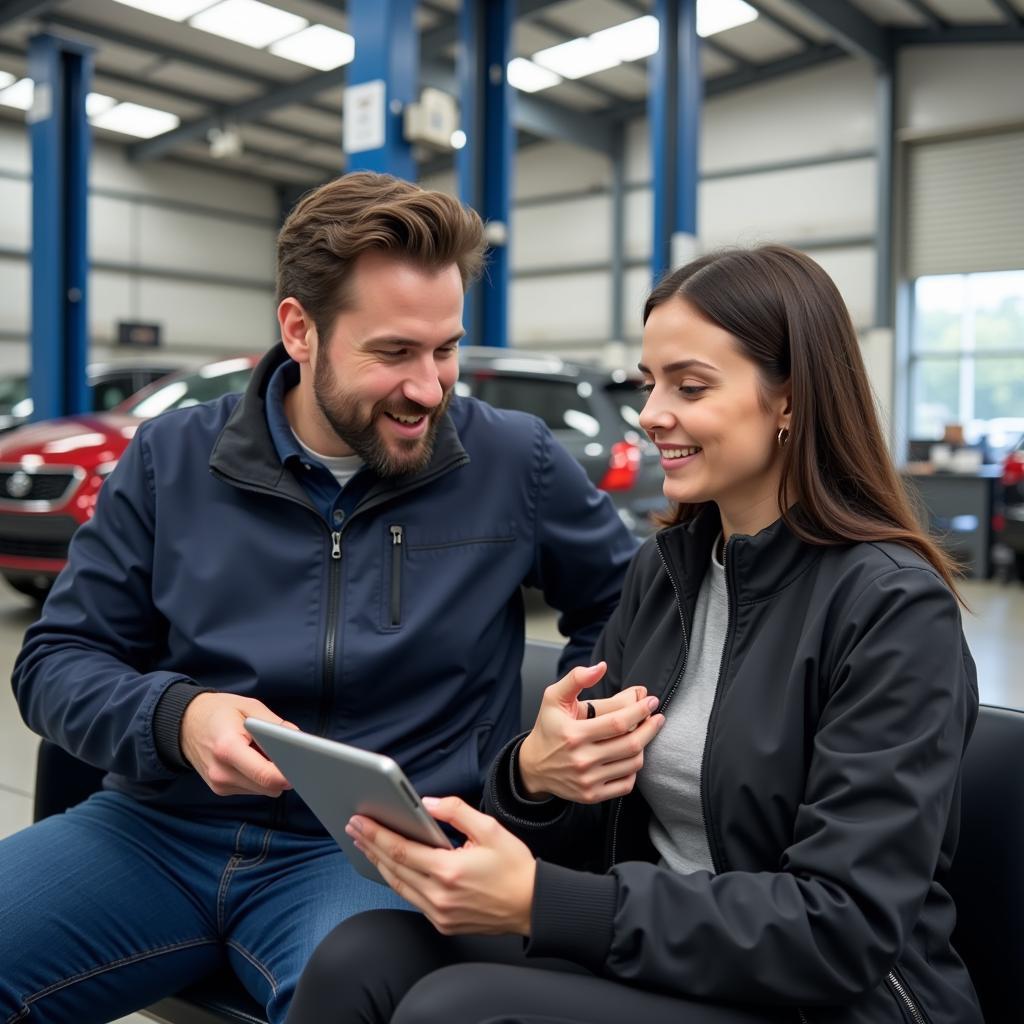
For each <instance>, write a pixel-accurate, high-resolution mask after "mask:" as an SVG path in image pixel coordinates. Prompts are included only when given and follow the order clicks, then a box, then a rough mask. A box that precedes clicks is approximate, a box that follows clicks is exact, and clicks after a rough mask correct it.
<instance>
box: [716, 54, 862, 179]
mask: <svg viewBox="0 0 1024 1024" xmlns="http://www.w3.org/2000/svg"><path fill="white" fill-rule="evenodd" d="M874 104H875V86H874V78H873V75H872V72H871V68H870V66H869V65H868V62H867V61H853V60H843V61H837V62H835V63H830V64H828V65H826V66H824V67H820V68H814V69H812V70H809V71H804V72H801V73H799V74H794V75H787V76H785V77H784V78H780V79H777V80H776V81H774V82H765V83H764V84H763V85H759V86H756V87H754V88H750V89H740V90H739V91H737V92H734V93H729V94H727V95H725V96H717V97H712V98H710V99H709V100H708V101H707V103H706V104H705V107H704V117H703V122H702V126H701V127H702V132H701V158H700V165H701V170H702V171H705V172H707V171H716V170H723V169H726V168H733V167H750V166H752V165H756V164H765V163H775V162H778V161H781V160H794V159H797V158H801V157H815V156H824V155H827V154H831V153H848V152H850V151H851V150H858V149H865V148H872V147H874V145H875V106H874Z"/></svg>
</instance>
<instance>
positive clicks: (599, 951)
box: [289, 246, 982, 1024]
mask: <svg viewBox="0 0 1024 1024" xmlns="http://www.w3.org/2000/svg"><path fill="white" fill-rule="evenodd" d="M641 370H642V371H643V374H644V377H645V379H646V388H647V390H648V391H649V392H650V396H649V398H648V401H647V404H646V406H645V408H644V411H643V414H642V416H641V423H642V425H643V427H644V429H645V430H646V431H647V433H648V435H649V436H650V437H651V439H652V440H653V441H654V442H655V443H656V444H657V446H658V448H659V449H660V451H661V458H662V466H663V468H664V471H665V485H664V490H665V494H666V496H667V497H668V498H670V499H671V500H672V501H673V502H674V503H675V507H676V511H675V514H674V516H673V518H672V524H671V525H669V526H668V528H667V529H665V530H662V531H661V532H660V533H659V534H658V535H657V537H655V538H654V539H653V540H652V541H650V542H648V543H647V544H646V545H645V546H644V548H643V549H642V550H641V551H640V552H639V554H638V555H637V557H636V559H635V561H634V563H633V565H632V567H631V570H630V574H629V577H628V578H627V582H626V586H625V589H624V591H623V596H622V603H621V605H620V607H619V609H618V610H617V612H616V613H615V615H614V616H613V617H612V619H611V620H610V622H609V623H608V626H607V627H606V629H605V632H604V634H603V636H602V638H601V641H600V642H599V644H598V649H597V651H596V652H595V653H596V657H597V658H599V659H600V662H599V663H598V664H597V665H596V666H594V667H593V668H590V669H576V670H574V672H573V673H571V674H570V675H569V676H567V677H566V678H565V679H563V680H561V681H560V682H558V683H556V684H554V685H553V686H551V687H549V688H548V690H547V692H546V694H545V697H544V701H543V704H542V707H541V710H540V713H539V715H538V719H537V724H536V725H535V726H534V729H533V730H532V731H531V732H530V733H529V734H528V735H527V736H526V737H525V738H521V739H519V740H516V741H514V742H513V743H512V744H510V745H509V747H508V748H507V749H506V750H505V751H504V752H503V753H502V754H501V755H500V757H499V759H498V761H497V762H496V763H495V765H494V766H493V768H492V771H491V774H490V778H489V782H488V786H487V791H486V795H485V809H486V811H487V812H488V814H487V815H484V814H481V813H479V812H477V811H475V810H473V809H471V808H469V807H467V806H466V805H464V804H462V803H460V802H459V801H457V800H455V799H452V798H448V799H444V800H440V801H430V804H431V812H432V813H433V814H434V816H435V817H436V818H438V819H439V820H441V821H444V822H448V823H450V824H451V825H453V826H455V827H456V828H457V829H459V830H460V831H462V832H464V833H465V834H466V835H467V837H468V842H467V843H466V845H465V846H464V847H462V848H461V849H459V850H456V851H437V850H431V849H427V848H425V847H422V846H418V845H417V844H415V843H411V842H408V841H406V840H404V839H402V838H401V837H399V836H396V835H395V834H393V833H390V832H388V831H387V830H386V829H384V828H382V827H380V826H379V825H377V824H376V823H374V822H371V821H369V820H367V819H364V818H358V817H357V818H354V819H353V820H352V822H351V824H350V834H351V835H353V837H354V838H356V839H357V841H358V843H359V845H360V848H361V849H362V850H363V851H364V852H365V853H366V855H367V856H368V857H369V858H370V859H371V860H372V861H373V862H374V863H375V864H376V865H377V866H378V868H379V869H380V871H381V872H382V874H383V875H384V877H385V878H387V880H388V881H389V883H390V884H391V885H392V886H393V887H394V888H395V889H396V891H398V892H399V893H400V894H401V895H402V896H404V897H405V898H406V899H408V900H409V901H410V902H411V903H413V904H414V905H415V906H417V907H418V908H420V909H421V910H422V911H423V912H424V914H425V915H426V917H425V918H423V917H420V916H419V915H414V914H409V913H403V912H400V911H395V912H378V913H374V914H367V915H362V916H361V917H358V918H354V919H352V920H351V921H350V922H348V923H346V924H344V925H342V926H341V927H340V928H339V929H337V930H336V931H335V932H334V933H333V934H332V935H331V936H330V937H329V938H328V939H327V940H326V941H325V942H324V943H323V944H322V945H321V947H320V949H319V950H318V951H317V953H316V954H315V956H314V959H313V961H312V962H311V964H310V966H309V967H308V968H307V972H306V974H305V975H304V978H303V981H302V982H301V983H300V987H299V991H298V995H297V997H296V1001H295V1004H294V1006H293V1012H292V1016H291V1017H289V1021H295V1022H297V1024H303V1022H305V1021H312V1020H317V1021H329V1020H338V1021H350V1020H353V1021H354V1020H360V1021H362V1020H380V1021H386V1020H388V1019H391V1016H392V1013H393V1011H395V1007H397V1012H394V1020H395V1021H400V1022H402V1024H410V1022H427V1021H445V1022H449V1024H461V1022H477V1021H485V1020H486V1021H497V1020H501V1021H542V1020H550V1021H555V1020H557V1021H581V1022H582V1021H586V1022H593V1024H598V1022H604V1021H609V1022H611V1021H616V1022H618V1021H622V1020H629V1019H632V1020H636V1021H644V1022H660V1021H666V1022H667V1021H673V1022H679V1024H693V1022H699V1024H711V1022H715V1024H740V1022H745V1024H746V1022H751V1024H752V1022H762V1021H788V1022H794V1024H795V1022H797V1021H806V1022H815V1024H825V1022H828V1024H908V1022H910V1024H924V1022H928V1024H981V1021H982V1018H981V1013H980V1010H979V1008H978V1004H977V1000H976V997H975V994H974V990H973V987H972V985H971V981H970V978H969V977H968V975H967V971H966V969H965V968H964V966H963V963H962V962H961V960H960V959H959V957H958V956H957V954H956V952H955V951H954V950H953V948H952V946H951V945H950V941H949V937H950V933H951V931H952V928H953V924H954V920H955V915H954V908H953V905H952V902H951V900H950V898H949V896H948V895H947V893H946V892H945V890H944V889H943V886H942V880H943V877H944V875H945V873H946V872H947V871H948V869H949V866H950V863H951V861H952V857H953V853H954V851H955V848H956V840H957V831H958V824H959V792H960V781H959V774H960V761H961V757H962V754H963V750H964V748H965V745H966V743H967V740H968V737H969V735H970V732H971V729H972V727H973V724H974V720H975V717H976V715H977V703H978V698H977V685H976V680H975V672H974V665H973V661H972V659H971V656H970V653H969V651H968V650H967V647H966V644H965V642H964V638H963V633H962V630H961V624H960V615H959V608H958V603H957V596H956V590H955V586H954V582H953V576H952V571H951V566H950V563H949V561H948V559H947V558H946V556H945V555H944V554H943V553H942V552H941V551H940V550H939V549H938V548H937V547H936V546H935V545H934V544H933V543H932V542H931V541H930V540H929V539H928V538H927V537H926V536H925V535H924V534H922V532H921V531H920V529H919V528H918V526H917V523H916V521H915V519H914V516H913V515H912V512H911V510H910V508H909V506H908V503H907V501H906V499H905V497H904V494H903V491H902V488H901V485H900V482H899V479H898V477H897V475H896V473H895V471H894V469H893V466H892V463H891V460H890V458H889V455H888V453H887V450H886V447H885V443H884V441H883V438H882V434H881V431H880V429H879V426H878V421H877V417H876V414H875V408H874V404H873V401H872V396H871V391H870V387H869V385H868V381H867V378H866V375H865V372H864V367H863V363H862V361H861V357H860V352H859V349H858V345H857V339H856V336H855V333H854V330H853V327H852V325H851V322H850V318H849V315H848V313H847V311H846V309H845V306H844V305H843V302H842V299H841V297H840V295H839V293H838V291H837V289H836V288H835V285H834V284H833V283H832V281H831V280H830V279H829V278H828V276H827V275H826V274H825V273H824V272H823V271H822V270H821V268H820V267H818V266H817V264H815V263H814V262H813V261H812V260H810V259H808V258H807V257H806V256H803V255H802V254H800V253H798V252H795V251H793V250H790V249H786V248H783V247H781V246H766V247H763V248H760V249H755V250H751V251H727V252H724V253H719V254H715V255H710V256H705V257H703V258H701V259H698V260H696V261H695V262H693V263H690V264H689V265H687V266H686V267H683V268H682V269H681V270H678V271H676V272H675V273H673V274H671V275H669V276H668V277H667V278H665V280H663V281H662V282H661V283H660V284H659V285H658V286H657V287H656V288H655V290H654V291H653V293H652V294H651V296H650V298H649V299H648V301H647V305H646V308H645V310H644V335H643V361H642V364H641ZM587 687H596V689H595V691H594V692H595V693H596V694H598V695H599V696H598V699H595V700H593V701H586V700H584V701H580V700H579V699H578V698H579V696H580V695H581V691H582V690H583V689H584V688H587ZM655 708H658V712H657V713H654V710H655ZM645 748H646V749H645ZM431 923H432V924H431ZM435 927H436V929H437V931H435ZM438 931H440V932H441V933H442V935H439V934H437V932H438ZM489 936H504V937H503V938H496V937H489ZM521 936H525V937H527V939H528V941H527V942H526V943H525V946H524V944H523V942H522V940H521V938H519V937H521Z"/></svg>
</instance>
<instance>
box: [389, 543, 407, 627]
mask: <svg viewBox="0 0 1024 1024" xmlns="http://www.w3.org/2000/svg"><path fill="white" fill-rule="evenodd" d="M404 533H405V531H404V530H403V529H402V527H401V526H392V527H391V625H392V626H400V625H401V624H402V539H403V537H404Z"/></svg>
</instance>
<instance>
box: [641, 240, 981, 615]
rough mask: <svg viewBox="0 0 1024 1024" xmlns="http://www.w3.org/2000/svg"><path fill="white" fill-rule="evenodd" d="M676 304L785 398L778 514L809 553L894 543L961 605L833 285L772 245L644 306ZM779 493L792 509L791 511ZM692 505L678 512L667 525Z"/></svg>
mask: <svg viewBox="0 0 1024 1024" xmlns="http://www.w3.org/2000/svg"><path fill="white" fill-rule="evenodd" d="M672 298H682V299H684V300H685V301H686V302H688V303H689V304H690V305H691V306H693V307H694V309H696V310H697V312H698V313H700V315H701V316H703V317H704V318H705V319H707V320H708V321H710V322H711V323H713V324H716V325H717V326H719V327H721V328H722V329H723V330H726V331H728V332H729V334H731V335H732V336H733V338H735V339H736V342H737V343H738V344H739V346H740V348H741V349H742V350H743V352H744V354H745V355H746V356H747V357H748V358H749V359H751V360H753V362H754V363H756V364H757V367H758V370H759V371H760V377H761V380H762V384H763V386H764V388H765V390H766V392H767V393H772V392H778V391H779V390H781V389H783V388H785V387H786V386H787V385H788V386H789V388H790V391H791V395H792V418H791V422H790V427H789V440H788V442H787V443H786V446H785V447H784V448H783V450H782V478H781V481H780V485H779V507H780V509H781V510H782V518H783V519H784V520H785V522H786V524H787V526H788V527H789V528H790V530H792V531H793V533H794V534H796V536H798V537H800V539H801V540H803V541H805V542H807V543H810V544H819V545H820V544H849V543H858V542H863V541H868V542H871V541H893V542H895V543H897V544H903V545H904V546H906V547H908V548H911V549H912V550H914V551H916V552H917V553H918V554H920V555H921V557H922V558H924V559H925V560H926V561H927V562H929V563H930V564H931V565H932V566H933V567H934V568H935V571H936V572H937V573H939V575H940V576H941V577H942V578H943V579H944V580H945V581H946V584H947V586H948V587H949V588H950V590H952V591H953V593H954V594H956V596H957V598H958V599H959V600H960V601H961V603H963V599H962V598H961V597H960V594H959V592H958V590H957V587H956V578H957V576H958V575H959V568H958V566H957V565H956V563H955V562H954V560H953V559H952V558H951V557H950V556H949V555H948V554H947V553H946V552H945V551H943V549H942V548H940V547H939V546H938V544H936V543H935V542H934V541H933V540H932V539H931V538H930V537H929V536H928V535H927V534H926V533H925V532H924V530H922V529H921V527H920V525H919V523H918V521H917V518H916V517H915V515H914V512H913V509H912V507H911V503H910V500H909V499H908V497H907V494H906V491H905V490H904V488H903V484H902V482H901V481H900V478H899V474H898V473H897V472H896V469H895V467H894V466H893V463H892V459H891V457H890V455H889V451H888V448H887V447H886V444H885V440H884V438H883V436H882V430H881V427H880V426H879V422H878V415H877V413H876V410H875V403H874V399H873V397H872V394H871V387H870V385H869V384H868V377H867V372H866V371H865V369H864V361H863V359H862V358H861V354H860V346H859V344H858V342H857V334H856V332H855V331H854V328H853V323H852V321H851V320H850V314H849V312H848V311H847V308H846V304H845V303H844V302H843V299H842V296H841V295H840V294H839V290H838V289H837V288H836V286H835V284H834V283H833V282H832V279H831V278H830V277H829V276H828V274H826V273H825V271H824V270H822V269H821V267H819V266H818V264H817V263H815V262H814V261H813V260H812V259H810V258H809V257H807V256H805V255H804V254H803V253H801V252H797V251H796V250H795V249H789V248H787V247H786V246H782V245H765V246H760V247H758V248H756V249H727V250H723V251H721V252H716V253H711V254H709V255H706V256H702V257H700V258H699V259H696V260H694V261H693V262H692V263H688V264H687V265H686V266H684V267H681V268H680V269H679V270H676V271H673V272H672V273H670V274H668V275H667V276H666V277H664V278H663V279H662V280H661V281H660V282H659V283H658V285H657V286H656V287H655V288H654V290H653V291H652V292H651V294H650V296H649V297H648V299H647V303H646V305H645V306H644V323H645V324H646V323H647V318H648V317H649V316H650V315H651V312H652V310H654V309H655V308H657V307H658V306H660V305H661V304H662V303H663V302H667V301H668V300H669V299H672ZM785 495H794V496H796V498H797V500H798V501H799V510H800V512H799V514H798V515H794V514H793V513H792V511H791V510H789V509H788V508H787V505H788V502H787V501H786V500H785V497H784V496H785ZM702 507H703V506H702V505H700V504H696V505H694V504H684V505H677V506H676V507H675V509H674V510H673V511H672V512H671V513H670V514H669V516H668V517H667V518H666V519H665V520H664V522H665V524H666V525H671V524H675V523H681V522H688V521H689V520H690V519H692V518H693V516H694V515H696V513H697V512H698V511H699V510H700V508H702Z"/></svg>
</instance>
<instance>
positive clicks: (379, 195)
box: [277, 171, 485, 341]
mask: <svg viewBox="0 0 1024 1024" xmlns="http://www.w3.org/2000/svg"><path fill="white" fill-rule="evenodd" d="M484 248H485V242H484V230H483V224H482V222H481V220H480V217H479V216H478V215H477V213H476V211H475V210H472V209H470V208H469V207H467V206H463V205H462V203H460V202H459V201H458V200H457V199H455V198H454V197H452V196H450V195H446V194H445V193H444V192H434V191H430V190H427V189H424V188H420V186H419V185H414V184H412V183H411V182H408V181H402V180H401V179H399V178H394V177H392V176H391V175H390V174H375V173H373V172H370V171H357V172H354V173H352V174H346V175H343V176H342V177H340V178H335V179H334V181H329V182H328V183H327V184H326V185H321V186H320V187H319V188H317V189H314V190H313V191H312V192H310V193H309V194H308V195H306V196H303V198H302V199H301V200H300V201H299V203H298V205H297V206H296V207H295V209H294V210H292V212H291V213H290V214H289V215H288V219H287V220H286V221H285V222H284V226H283V227H282V228H281V231H280V233H279V234H278V236H277V301H278V302H280V301H281V300H282V299H284V298H287V297H288V296H291V297H293V298H296V299H298V301H299V302H301V303H302V307H303V309H305V311H306V312H307V313H308V314H309V315H310V316H311V317H312V319H313V323H315V324H316V329H317V333H318V334H319V335H320V338H321V340H323V341H326V339H327V337H328V335H329V333H330V330H331V327H332V326H333V324H334V318H335V316H336V315H337V314H338V313H339V312H341V311H342V310H343V309H344V308H345V307H346V305H348V304H349V303H350V302H351V296H350V295H349V294H348V292H349V288H348V286H349V282H350V279H351V276H352V270H353V266H354V265H355V262H356V260H357V259H358V258H359V257H360V256H361V255H362V254H363V253H365V252H371V251H373V252H384V253H388V254H389V255H393V256H394V257H395V258H396V259H402V260H408V261H409V262H411V263H414V264H415V265H417V266H420V267H424V268H428V269H435V268H436V269H438V270H441V269H443V268H444V267H448V266H451V265H452V264H455V265H456V266H458V268H459V274H460V276H461V277H462V286H463V288H464V289H465V288H468V287H469V285H470V284H471V283H472V282H473V281H474V280H475V279H476V278H477V277H478V276H479V275H480V272H481V270H482V268H483V260H484Z"/></svg>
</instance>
